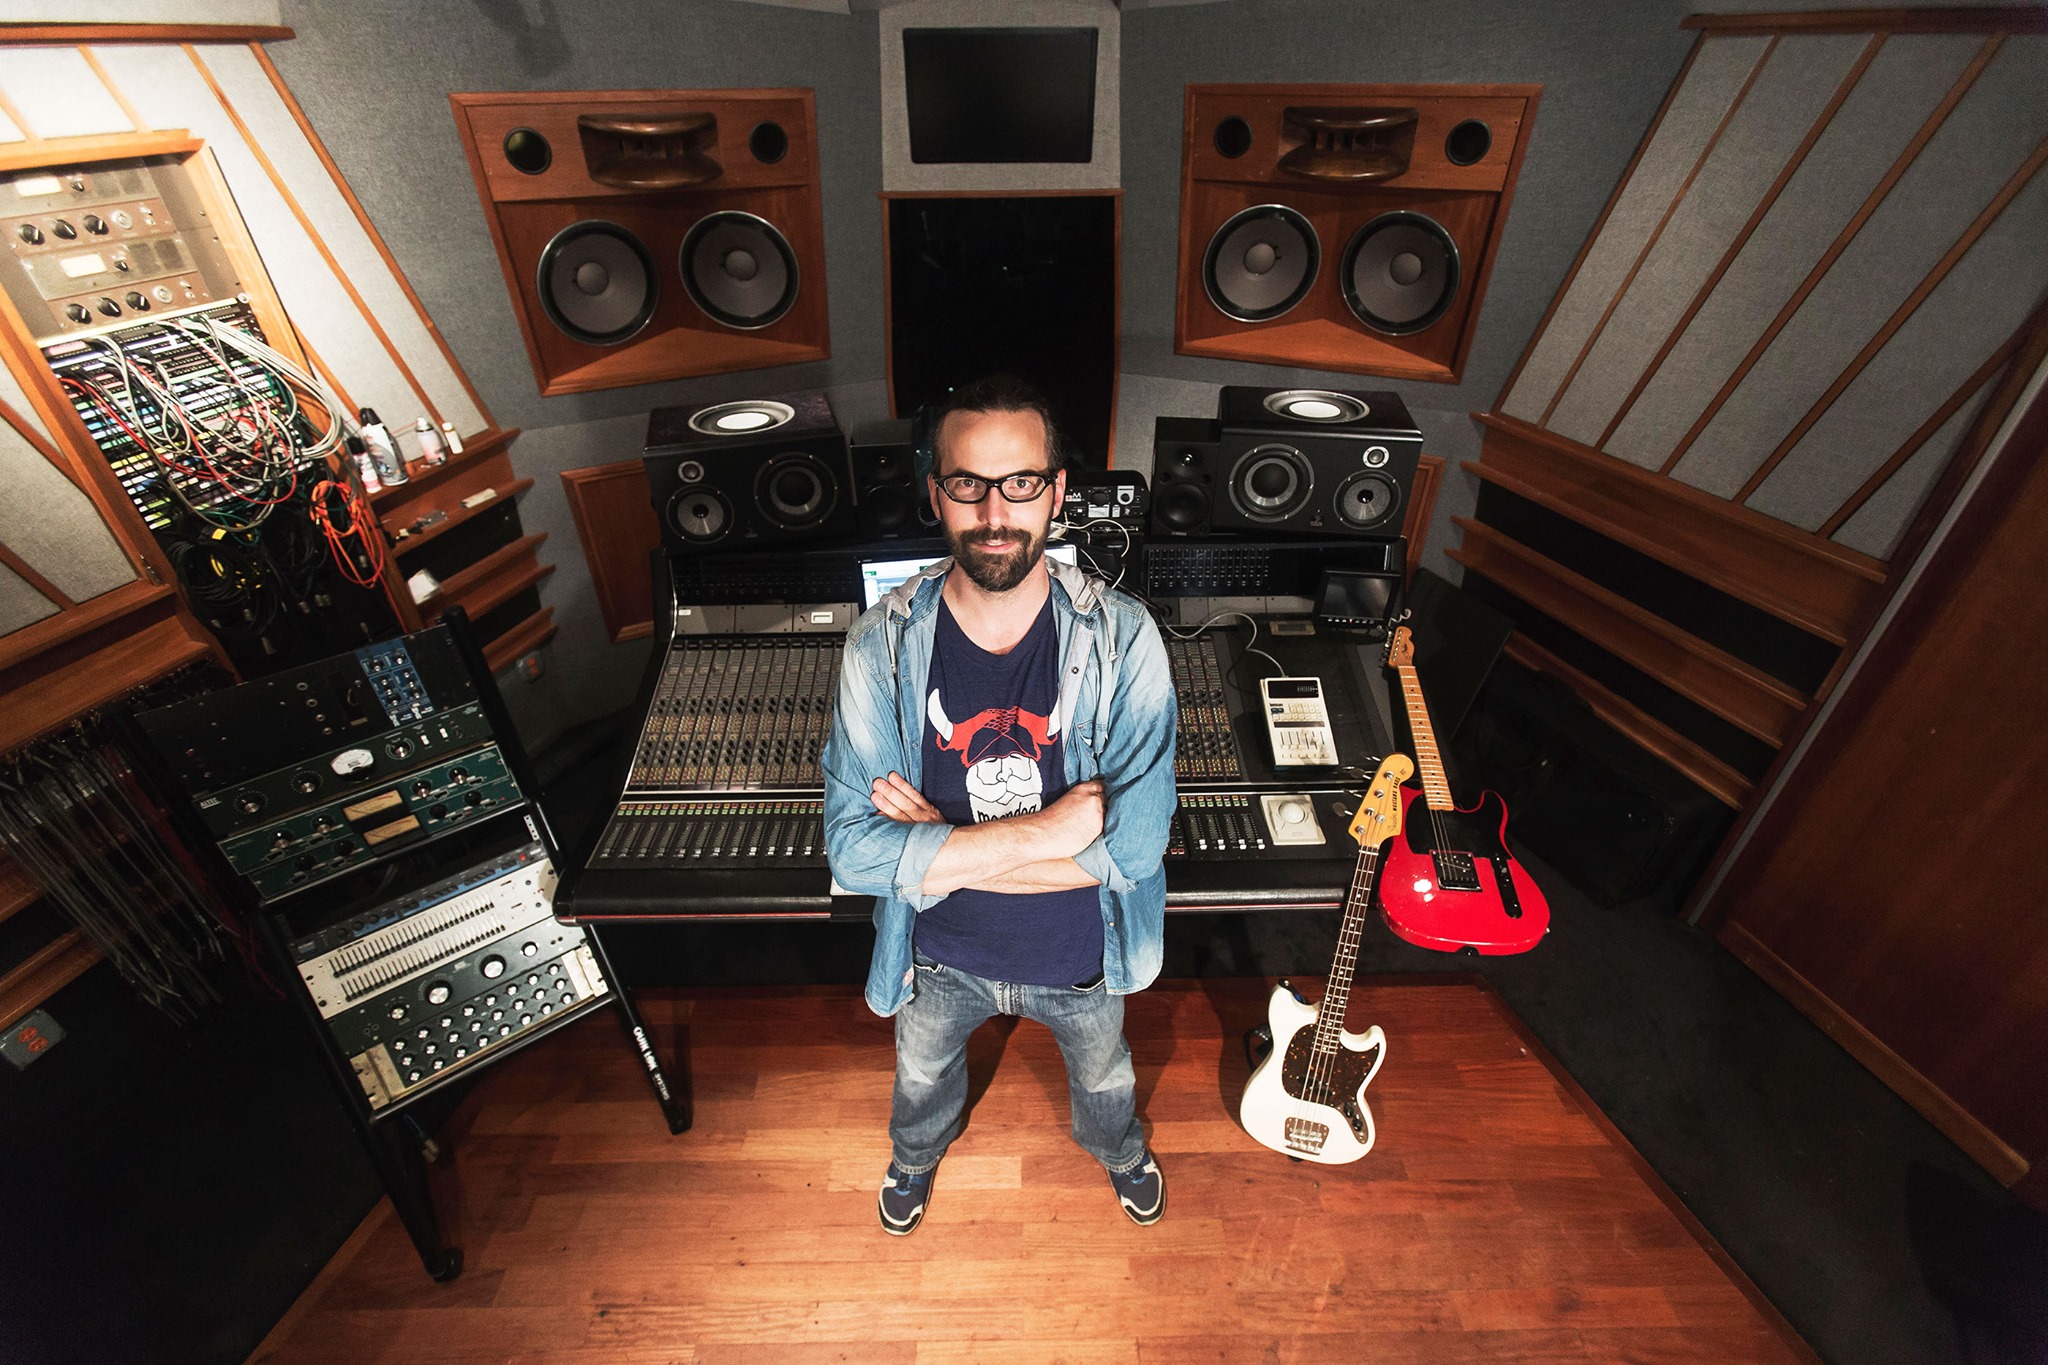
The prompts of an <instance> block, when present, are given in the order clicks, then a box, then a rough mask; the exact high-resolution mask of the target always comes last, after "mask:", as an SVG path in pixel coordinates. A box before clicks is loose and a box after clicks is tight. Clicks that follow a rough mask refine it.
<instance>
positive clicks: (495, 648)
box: [484, 607, 560, 673]
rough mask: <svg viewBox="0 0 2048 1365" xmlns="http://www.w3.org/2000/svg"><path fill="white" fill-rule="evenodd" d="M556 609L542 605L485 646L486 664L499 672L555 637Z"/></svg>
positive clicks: (493, 670) (557, 628)
mask: <svg viewBox="0 0 2048 1365" xmlns="http://www.w3.org/2000/svg"><path fill="white" fill-rule="evenodd" d="M559 629H560V627H559V626H557V625H556V624H555V609H554V608H553V607H542V608H541V609H540V610H539V611H537V612H535V613H534V614H533V615H531V616H529V617H527V618H526V619H525V620H524V621H521V622H520V623H519V624H518V625H516V626H514V627H512V629H510V630H508V631H506V632H505V633H504V634H503V635H500V636H499V637H498V638H497V639H495V640H493V641H491V642H490V643H489V644H487V645H485V646H484V666H485V667H487V668H489V669H490V670H491V672H493V673H499V672H502V671H504V670H505V669H507V668H509V667H511V666H512V664H513V662H514V661H515V660H517V659H518V658H519V656H520V655H522V654H531V653H532V652H533V651H534V650H536V649H539V648H540V647H541V646H542V645H544V644H546V643H547V642H548V641H550V640H552V639H554V638H555V632H556V631H557V630H559Z"/></svg>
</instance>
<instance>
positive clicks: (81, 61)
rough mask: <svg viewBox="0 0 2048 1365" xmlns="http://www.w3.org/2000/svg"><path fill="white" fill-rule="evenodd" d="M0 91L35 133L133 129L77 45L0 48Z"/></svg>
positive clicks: (62, 134)
mask: <svg viewBox="0 0 2048 1365" xmlns="http://www.w3.org/2000/svg"><path fill="white" fill-rule="evenodd" d="M0 90H5V91H6V92H7V98H8V99H9V100H10V101H11V102H12V103H13V105H14V107H15V108H16V109H17V110H18V111H20V113H21V116H22V118H23V119H25V120H27V122H28V126H29V127H31V128H33V129H35V132H36V136H37V137H45V138H49V137H84V136H87V135H88V134H92V133H129V132H133V131H135V125H134V124H132V123H130V122H129V121H128V116H127V115H126V114H124V113H122V112H121V106H120V104H119V103H117V102H116V101H115V99H114V97H113V95H112V94H111V93H109V92H108V90H107V87H106V85H105V84H104V83H103V82H102V81H101V80H100V78H99V77H98V76H97V75H95V74H94V72H93V69H92V68H91V67H90V66H88V65H86V61H85V57H84V56H83V55H82V54H81V53H80V52H79V51H78V49H77V48H75V47H14V48H0ZM123 93H126V91H125V88H124V91H123ZM157 126H158V127H160V128H161V127H164V126H165V125H163V124H158V125H157Z"/></svg>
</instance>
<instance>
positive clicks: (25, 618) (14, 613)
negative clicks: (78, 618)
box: [0, 564, 57, 635]
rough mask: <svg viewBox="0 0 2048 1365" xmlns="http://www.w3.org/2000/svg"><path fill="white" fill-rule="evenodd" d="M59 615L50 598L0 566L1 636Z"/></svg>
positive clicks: (14, 573)
mask: <svg viewBox="0 0 2048 1365" xmlns="http://www.w3.org/2000/svg"><path fill="white" fill-rule="evenodd" d="M56 614H57V606H56V604H55V603H54V602H52V601H50V599H49V598H47V597H45V596H43V595H42V594H41V593H39V592H37V591H36V590H35V589H34V588H31V587H30V586H29V585H28V582H27V580H25V579H23V578H22V576H21V575H20V574H18V573H16V572H15V571H14V570H12V569H10V568H8V567H7V566H6V565H5V564H0V635H12V634H13V633H14V632H15V631H17V630H20V629H21V628H22V627H23V626H32V625H34V624H35V623H36V622H38V621H41V620H43V619H45V618H47V617H51V616H55V615H56Z"/></svg>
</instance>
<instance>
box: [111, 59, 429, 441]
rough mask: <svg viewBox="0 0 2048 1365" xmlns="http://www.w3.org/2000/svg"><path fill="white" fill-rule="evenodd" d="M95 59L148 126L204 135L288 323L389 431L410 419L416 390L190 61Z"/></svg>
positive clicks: (416, 408)
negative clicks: (364, 318)
mask: <svg viewBox="0 0 2048 1365" xmlns="http://www.w3.org/2000/svg"><path fill="white" fill-rule="evenodd" d="M98 56H99V59H100V62H101V64H102V65H104V66H105V67H106V68H107V74H108V75H110V76H111V77H113V79H115V80H116V81H118V82H120V84H121V89H122V90H123V91H124V92H125V93H126V94H127V96H128V98H129V99H130V100H132V101H133V102H134V104H135V108H136V112H138V113H140V114H141V115H142V117H143V118H145V119H147V120H149V122H150V123H151V124H152V125H153V126H155V127H158V128H190V129H191V130H192V131H193V132H194V133H195V134H197V135H198V136H200V137H202V138H205V139H206V144H207V147H208V149H209V150H210V151H212V152H213V154H214V156H215V157H216V158H217V159H218V160H219V162H220V170H221V175H222V176H223V177H224V178H225V179H226V180H227V183H228V188H229V190H230V191H231V192H232V193H233V194H234V197H235V206H236V207H237V208H239V209H240V210H241V213H242V219H243V221H244V222H245V223H246V224H247V225H248V228H249V235H250V237H251V238H252V239H253V240H254V241H255V243H256V251H257V254H258V255H260V256H261V257H262V258H263V264H264V266H265V267H266V268H267V270H268V273H269V275H270V282H271V284H273V285H274V286H276V288H277V296H278V299H279V300H280V301H281V302H282V303H283V304H284V310H285V313H286V315H287V316H289V317H290V318H291V320H292V326H293V327H295V328H296V329H297V330H298V331H299V332H300V333H301V334H302V335H304V337H305V338H306V341H307V343H308V344H309V345H311V346H312V348H313V349H314V350H315V351H317V352H318V353H319V355H320V359H321V360H322V361H323V362H325V363H326V364H327V365H328V366H329V367H331V368H332V369H333V371H334V376H335V378H336V379H338V380H340V381H341V386H342V387H343V388H344V389H346V390H348V395H349V397H350V398H352V399H354V400H355V401H356V402H358V403H360V404H362V405H364V406H365V407H372V408H375V409H376V410H377V415H378V416H379V417H381V418H382V419H383V420H384V421H385V422H387V423H390V424H391V425H392V426H393V428H394V429H396V428H397V426H398V425H399V424H400V423H403V424H405V425H410V424H411V422H412V419H413V418H414V417H417V416H418V415H419V414H420V401H419V397H418V395H417V394H415V393H414V391H413V388H412V386H411V385H410V384H408V383H406V381H405V377H404V376H403V375H401V374H400V373H399V372H398V367H397V366H396V365H394V364H393V363H392V361H391V354H390V352H388V351H386V350H385V349H384V345H383V343H382V342H380V341H378V340H377V336H376V334H375V333H374V332H372V331H371V330H370V325H369V323H367V322H365V321H364V320H363V315H362V313H361V312H359V311H358V310H357V308H356V306H355V304H354V303H353V302H351V301H350V299H349V296H348V294H347V293H346V292H345V291H344V290H343V289H342V287H341V281H340V280H339V279H337V278H336V277H335V274H334V272H333V271H332V270H331V269H329V268H328V265H327V262H326V261H324V260H322V259H321V257H320V252H319V250H318V249H317V248H316V247H315V246H314V245H313V239H312V238H310V237H308V236H307V235H306V233H305V230H304V229H303V228H301V227H300V226H299V221H298V219H297V218H296V217H295V216H293V214H292V211H291V209H290V208H289V207H288V206H287V205H286V204H285V201H284V196H283V195H281V194H279V193H278V192H277V186H276V185H275V184H273V183H272V182H271V179H270V174H269V172H267V171H265V170H264V169H263V166H262V164H261V163H260V162H258V161H257V160H256V156H255V154H254V153H253V152H251V151H250V150H249V147H248V144H247V143H245V142H244V141H243V140H242V136H241V134H240V133H239V132H237V131H236V129H235V125H234V123H233V122H232V121H230V120H229V118H228V116H227V112H226V111H225V110H224V109H222V108H221V105H220V101H219V100H217V99H215V98H214V96H213V92H212V91H211V90H210V89H208V88H207V85H206V81H205V79H204V78H203V77H202V76H201V75H200V73H199V69H198V68H197V67H196V66H194V65H193V64H192V61H191V59H189V58H188V57H186V55H185V54H184V53H183V52H181V51H179V50H178V49H177V48H175V47H151V46H140V45H138V46H134V47H103V48H101V49H99V52H98Z"/></svg>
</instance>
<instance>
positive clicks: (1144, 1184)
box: [1109, 1147, 1166, 1228]
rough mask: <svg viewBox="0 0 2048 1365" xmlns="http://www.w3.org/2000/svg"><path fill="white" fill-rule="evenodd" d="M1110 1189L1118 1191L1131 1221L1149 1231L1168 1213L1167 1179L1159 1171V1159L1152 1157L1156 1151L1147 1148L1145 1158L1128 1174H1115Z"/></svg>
mask: <svg viewBox="0 0 2048 1365" xmlns="http://www.w3.org/2000/svg"><path fill="white" fill-rule="evenodd" d="M1109 1187H1110V1188H1111V1189H1113V1190H1115V1191H1116V1198H1117V1202H1118V1203H1119V1204H1122V1205H1123V1206H1124V1212H1125V1213H1126V1214H1128V1215H1129V1216H1130V1220H1131V1221H1132V1222H1133V1223H1136V1224H1137V1225H1138V1226H1139V1227H1141V1228H1149V1227H1151V1226H1152V1225H1153V1224H1154V1223H1156V1222H1158V1221H1159V1219H1160V1217H1161V1216H1162V1215H1164V1214H1165V1212H1166V1177H1165V1175H1163V1174H1161V1172H1160V1170H1159V1160H1158V1158H1156V1157H1154V1156H1153V1155H1152V1149H1151V1148H1150V1147H1147V1148H1146V1149H1145V1156H1144V1159H1143V1160H1141V1161H1140V1162H1139V1163H1138V1164H1137V1165H1135V1166H1133V1167H1131V1169H1130V1170H1128V1171H1121V1172H1119V1171H1111V1172H1110V1173H1109Z"/></svg>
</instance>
